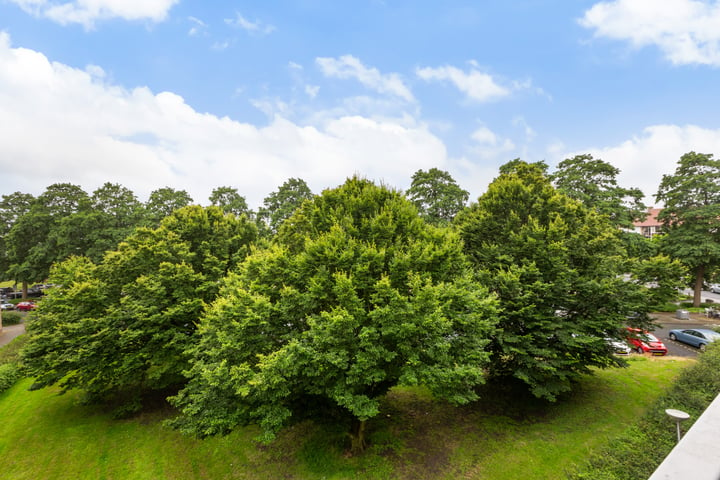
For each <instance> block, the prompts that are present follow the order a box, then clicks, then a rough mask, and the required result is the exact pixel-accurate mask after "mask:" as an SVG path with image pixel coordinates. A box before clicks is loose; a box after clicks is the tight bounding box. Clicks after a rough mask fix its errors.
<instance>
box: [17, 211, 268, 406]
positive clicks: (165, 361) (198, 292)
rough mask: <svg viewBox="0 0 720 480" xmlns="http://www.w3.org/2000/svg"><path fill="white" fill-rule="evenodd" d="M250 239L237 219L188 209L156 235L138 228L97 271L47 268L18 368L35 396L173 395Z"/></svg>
mask: <svg viewBox="0 0 720 480" xmlns="http://www.w3.org/2000/svg"><path fill="white" fill-rule="evenodd" d="M256 233H257V230H256V227H255V225H254V224H252V223H251V222H249V221H248V220H247V219H246V218H245V217H240V218H236V217H235V216H233V215H226V214H224V213H223V212H222V211H221V210H220V209H219V208H218V207H208V208H202V207H199V206H189V207H185V208H182V209H179V210H176V211H175V212H174V213H172V214H171V215H170V216H169V217H167V218H165V219H164V220H163V221H162V223H161V226H160V227H159V228H156V229H149V228H138V229H137V230H136V231H135V232H134V233H133V234H132V235H130V236H129V237H128V238H127V239H126V240H125V241H124V242H122V243H121V244H120V245H119V246H118V248H117V250H115V251H112V252H108V253H107V254H106V256H105V257H104V259H103V261H102V262H101V263H99V264H97V265H96V264H94V263H93V262H91V261H90V260H89V259H87V258H86V257H71V258H69V259H68V260H66V261H64V262H60V263H58V264H56V265H55V266H54V267H53V270H52V274H51V276H50V281H51V282H52V283H54V284H56V285H57V286H56V287H55V288H53V289H51V290H50V291H49V293H48V294H47V296H46V298H45V299H43V301H42V303H41V304H40V306H39V308H38V309H37V310H36V311H35V312H34V320H33V322H32V323H30V324H28V326H27V331H28V334H29V340H28V343H27V345H26V347H25V349H24V350H23V358H24V364H25V365H26V367H27V371H28V374H29V375H30V376H32V377H34V378H35V379H36V383H35V387H36V388H40V387H45V386H48V385H52V384H55V383H58V384H59V385H60V386H61V388H62V389H63V390H68V389H71V388H80V389H82V390H84V391H85V392H86V393H87V394H88V396H89V397H90V398H93V399H104V398H108V397H115V398H117V397H122V396H125V395H128V396H129V397H128V400H131V401H130V403H129V405H132V406H136V405H137V401H139V395H141V394H142V393H143V392H147V391H153V390H163V389H167V388H177V387H178V386H179V385H181V384H182V383H183V382H184V377H183V376H182V371H183V370H184V369H187V368H188V367H189V364H188V357H187V354H186V350H187V349H188V347H189V345H190V344H192V343H193V342H194V341H195V336H196V326H197V323H198V319H199V317H200V315H201V313H202V311H203V309H204V308H205V305H206V304H208V303H210V302H212V301H213V300H214V299H215V297H216V296H217V293H218V289H219V283H220V280H221V279H222V278H223V277H225V275H226V274H227V272H228V271H229V269H230V268H231V267H233V266H234V265H236V264H237V263H239V262H240V261H241V260H242V259H243V258H244V257H245V256H246V255H247V254H248V252H249V247H250V245H251V244H252V243H253V242H254V240H255V238H256Z"/></svg>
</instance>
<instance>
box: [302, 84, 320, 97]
mask: <svg viewBox="0 0 720 480" xmlns="http://www.w3.org/2000/svg"><path fill="white" fill-rule="evenodd" d="M319 91H320V86H319V85H305V93H306V94H307V96H308V97H310V98H315V97H317V94H318V92H319Z"/></svg>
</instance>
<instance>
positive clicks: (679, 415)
mask: <svg viewBox="0 0 720 480" xmlns="http://www.w3.org/2000/svg"><path fill="white" fill-rule="evenodd" d="M665 413H667V414H668V417H670V418H672V419H673V420H675V425H677V436H678V442H679V441H680V437H681V435H680V422H684V421H685V420H687V419H688V418H690V415H689V414H687V413H685V412H683V411H681V410H675V409H674V408H668V409H667V410H665Z"/></svg>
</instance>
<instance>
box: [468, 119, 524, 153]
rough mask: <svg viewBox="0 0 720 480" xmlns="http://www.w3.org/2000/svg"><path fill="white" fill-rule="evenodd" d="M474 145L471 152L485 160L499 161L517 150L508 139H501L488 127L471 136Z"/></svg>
mask: <svg viewBox="0 0 720 480" xmlns="http://www.w3.org/2000/svg"><path fill="white" fill-rule="evenodd" d="M470 138H471V139H472V140H473V142H474V143H473V145H472V146H471V147H470V150H471V151H472V152H473V153H475V154H476V155H479V156H480V157H481V158H483V159H484V160H490V159H493V160H497V159H499V158H501V157H502V156H503V155H505V154H507V153H509V152H512V151H513V150H515V144H514V143H513V142H512V141H511V140H510V139H508V138H501V137H499V136H498V135H497V134H496V133H495V132H493V131H492V130H490V129H489V128H487V127H479V128H477V129H476V130H475V131H474V132H472V133H471V134H470Z"/></svg>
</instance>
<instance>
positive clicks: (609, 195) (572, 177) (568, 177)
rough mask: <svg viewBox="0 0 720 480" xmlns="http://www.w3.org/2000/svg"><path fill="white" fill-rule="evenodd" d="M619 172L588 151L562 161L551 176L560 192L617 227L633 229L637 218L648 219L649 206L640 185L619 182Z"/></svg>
mask: <svg viewBox="0 0 720 480" xmlns="http://www.w3.org/2000/svg"><path fill="white" fill-rule="evenodd" d="M619 174H620V169H618V168H616V167H614V166H612V165H611V164H609V163H608V162H606V161H604V160H601V159H599V158H593V156H592V155H589V154H586V155H576V156H574V157H572V158H566V159H565V160H563V161H562V162H560V163H559V164H558V166H557V169H556V170H555V173H553V175H552V176H551V179H552V180H553V183H554V184H555V187H556V188H557V189H558V190H559V191H560V192H561V193H564V194H565V195H567V196H569V197H571V198H574V199H576V200H580V201H581V202H583V204H584V205H585V206H586V207H588V208H592V209H594V210H595V211H597V212H598V213H600V214H602V215H607V216H608V217H609V218H610V220H611V221H612V222H613V223H614V224H615V225H617V226H618V227H624V228H632V226H633V222H634V221H635V220H638V219H644V218H645V216H646V215H647V206H646V205H645V204H644V203H643V201H642V199H643V197H644V194H643V192H642V191H641V190H640V189H639V188H625V187H621V186H619V185H618V183H617V176H618V175H619Z"/></svg>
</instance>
